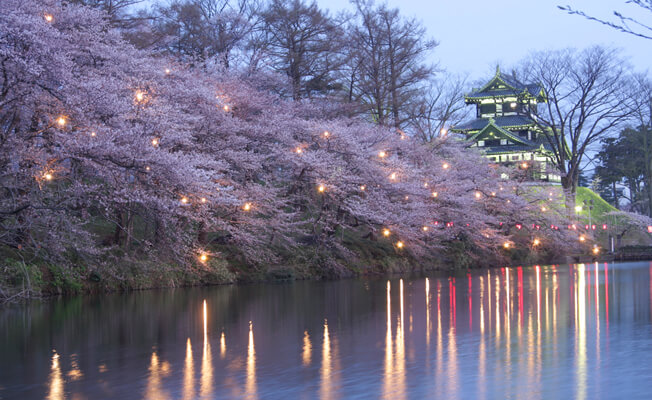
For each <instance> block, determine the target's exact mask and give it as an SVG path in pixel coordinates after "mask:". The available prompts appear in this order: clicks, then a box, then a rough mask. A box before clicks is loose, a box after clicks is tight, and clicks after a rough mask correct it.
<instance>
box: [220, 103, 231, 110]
mask: <svg viewBox="0 0 652 400" xmlns="http://www.w3.org/2000/svg"><path fill="white" fill-rule="evenodd" d="M222 109H223V110H224V111H226V112H229V110H230V109H231V107H229V105H228V104H225V105H224V106H223V107H222Z"/></svg>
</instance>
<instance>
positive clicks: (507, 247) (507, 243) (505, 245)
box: [503, 242, 511, 249]
mask: <svg viewBox="0 0 652 400" xmlns="http://www.w3.org/2000/svg"><path fill="white" fill-rule="evenodd" d="M510 246H511V245H510V244H509V242H505V243H503V247H504V248H506V249H509V247H510Z"/></svg>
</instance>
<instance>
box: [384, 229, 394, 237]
mask: <svg viewBox="0 0 652 400" xmlns="http://www.w3.org/2000/svg"><path fill="white" fill-rule="evenodd" d="M391 233H392V232H391V231H390V230H389V229H387V228H385V229H383V236H385V237H387V236H389V235H391Z"/></svg>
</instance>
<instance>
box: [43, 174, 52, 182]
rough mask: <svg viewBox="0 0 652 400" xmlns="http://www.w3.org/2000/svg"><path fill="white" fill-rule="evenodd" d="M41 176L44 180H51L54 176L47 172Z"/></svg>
mask: <svg viewBox="0 0 652 400" xmlns="http://www.w3.org/2000/svg"><path fill="white" fill-rule="evenodd" d="M43 178H45V180H46V181H51V180H52V179H53V178H54V177H53V176H52V174H50V173H47V174H45V175H43Z"/></svg>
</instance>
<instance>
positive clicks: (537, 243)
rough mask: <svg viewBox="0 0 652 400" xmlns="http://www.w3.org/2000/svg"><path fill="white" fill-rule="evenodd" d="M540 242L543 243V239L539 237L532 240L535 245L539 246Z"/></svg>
mask: <svg viewBox="0 0 652 400" xmlns="http://www.w3.org/2000/svg"><path fill="white" fill-rule="evenodd" d="M539 244H541V241H540V240H539V239H534V240H533V241H532V245H534V246H538V245H539Z"/></svg>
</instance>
